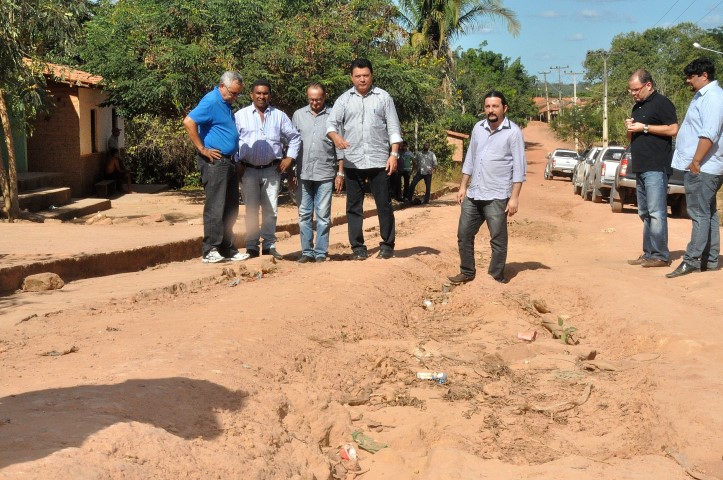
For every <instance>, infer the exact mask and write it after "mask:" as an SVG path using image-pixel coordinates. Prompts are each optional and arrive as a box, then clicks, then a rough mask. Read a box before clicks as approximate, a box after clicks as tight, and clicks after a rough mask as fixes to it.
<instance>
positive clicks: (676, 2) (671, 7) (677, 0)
mask: <svg viewBox="0 0 723 480" xmlns="http://www.w3.org/2000/svg"><path fill="white" fill-rule="evenodd" d="M679 1H680V0H675V3H673V5H671V6H670V8H669V9H668V11H667V12H665V13H664V14H663V16H662V17H660V18H659V19H658V21H657V22H655V24H654V25H653V26H652V27H650V28H655V26H656V25H657V24H659V23H660V21H661V20H662V19H664V18H665V16H666V15H667V14H669V13H670V11H671V10H672V9H673V7H675V6H676V5H677V4H678V2H679Z"/></svg>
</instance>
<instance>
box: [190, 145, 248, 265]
mask: <svg viewBox="0 0 723 480" xmlns="http://www.w3.org/2000/svg"><path fill="white" fill-rule="evenodd" d="M198 169H199V170H200V171H201V183H202V184H203V192H204V193H205V197H206V200H205V202H204V204H203V245H202V248H201V253H202V255H203V256H204V257H205V256H206V255H208V252H210V251H211V249H212V248H215V249H216V250H217V251H218V253H219V254H221V255H223V256H224V257H227V258H228V257H233V256H234V255H236V254H237V253H238V249H237V248H236V245H235V244H234V234H233V226H234V224H235V223H236V219H237V218H238V175H237V174H236V167H235V166H234V164H233V163H232V162H231V160H230V159H228V158H220V159H218V160H216V161H215V162H214V163H213V164H212V163H210V162H209V161H208V160H206V158H205V157H200V156H199V157H198Z"/></svg>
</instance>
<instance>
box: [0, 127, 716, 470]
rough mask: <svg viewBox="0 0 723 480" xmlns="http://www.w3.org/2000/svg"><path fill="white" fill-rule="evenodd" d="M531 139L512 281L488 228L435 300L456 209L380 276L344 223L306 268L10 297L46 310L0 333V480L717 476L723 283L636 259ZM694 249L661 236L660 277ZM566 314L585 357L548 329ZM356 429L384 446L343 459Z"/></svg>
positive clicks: (634, 246) (401, 218)
mask: <svg viewBox="0 0 723 480" xmlns="http://www.w3.org/2000/svg"><path fill="white" fill-rule="evenodd" d="M525 138H526V141H527V142H528V144H529V149H528V162H529V172H528V181H527V183H526V184H525V185H524V187H523V190H522V197H521V204H520V212H519V213H518V214H517V215H516V216H515V217H513V219H512V220H511V226H510V231H511V239H510V251H509V258H508V276H509V277H510V279H511V281H510V283H509V284H507V285H500V284H498V283H496V282H494V281H493V280H491V279H489V278H487V277H486V275H484V274H483V273H484V272H485V271H486V267H487V259H488V257H489V245H488V240H489V239H488V235H487V232H486V227H483V229H482V231H481V233H480V235H479V237H478V242H477V250H478V252H479V268H480V275H478V277H477V279H476V280H475V281H474V282H472V283H470V284H467V285H464V286H460V287H457V288H456V289H454V290H453V291H451V292H448V293H446V292H444V291H443V290H444V289H443V284H444V282H445V278H446V276H447V275H449V274H454V273H456V272H457V264H458V256H457V250H456V236H455V232H456V224H457V219H458V213H459V211H458V207H457V206H456V204H455V202H454V195H448V196H446V197H443V198H442V199H440V200H438V201H436V202H433V204H432V205H431V206H429V207H428V208H422V207H415V208H410V209H406V210H403V211H400V212H398V214H397V250H396V257H395V258H394V259H392V260H386V261H384V260H379V259H376V258H370V259H369V260H367V261H365V262H352V261H347V260H346V258H347V256H348V254H349V252H350V249H349V247H348V244H347V240H346V227H345V226H341V227H336V228H334V229H333V231H332V254H333V255H332V257H333V261H330V262H326V263H324V264H320V265H316V264H312V265H308V264H307V265H298V264H296V263H295V262H294V261H282V262H279V263H277V264H272V263H270V262H269V261H268V260H267V259H266V258H265V257H262V258H261V259H254V260H252V261H249V262H246V263H244V264H242V265H223V266H222V265H215V266H208V265H201V264H200V262H199V261H198V260H197V259H196V260H193V261H188V262H179V263H173V264H169V265H166V266H161V267H158V268H155V269H152V270H148V271H145V272H139V273H129V274H122V275H115V276H112V277H103V278H98V279H90V280H81V281H78V282H71V283H69V284H68V285H66V287H65V288H64V289H63V290H60V291H56V292H52V293H46V294H22V295H20V296H17V297H18V298H15V297H14V298H13V300H12V302H11V301H10V300H8V299H6V300H2V299H1V298H0V306H2V307H3V308H5V309H7V310H10V309H13V308H14V307H16V306H17V305H16V304H22V306H23V308H25V309H27V311H31V310H32V307H33V306H36V308H37V313H38V315H37V316H36V317H31V318H28V319H26V320H25V321H19V320H17V318H14V319H11V318H12V317H13V316H12V315H2V316H0V478H3V479H4V478H8V479H10V478H12V479H17V478H22V479H30V478H38V479H45V478H67V479H76V478H83V479H86V478H88V479H91V478H92V479H95V478H98V479H135V478H159V479H178V478H194V479H195V478H203V479H205V478H219V479H228V478H243V479H298V480H301V479H304V480H311V479H317V480H322V479H323V480H326V479H331V478H345V479H352V478H361V479H363V480H377V479H415V480H416V479H419V480H421V479H425V480H427V479H429V480H432V479H434V480H437V479H452V478H457V479H479V478H491V479H512V478H514V479H575V480H579V479H609V480H613V479H615V480H618V479H646V480H647V479H650V480H659V479H674V480H678V479H679V480H683V479H687V478H693V477H694V478H700V479H711V478H719V479H721V478H723V462H722V459H721V455H722V454H723V435H722V432H723V399H722V391H723V376H722V374H721V372H723V348H721V347H722V345H721V344H722V338H723V335H722V334H721V332H722V331H723V316H722V315H721V313H720V311H721V308H722V307H723V305H722V304H723V301H722V300H721V298H722V297H721V295H720V286H721V280H722V279H723V273H722V272H720V271H718V272H706V273H699V274H693V275H689V276H686V277H682V278H679V279H673V280H671V279H666V278H665V276H664V274H665V273H667V272H668V271H669V269H643V268H641V267H632V266H629V265H627V264H626V263H625V260H626V259H629V258H635V257H637V256H638V255H639V253H640V251H639V250H640V245H641V239H640V237H641V225H640V221H639V219H638V218H637V216H636V215H635V214H634V213H628V214H617V215H615V214H612V213H611V212H610V209H609V207H608V206H607V205H595V204H591V203H590V202H583V201H582V200H581V199H580V197H578V196H573V195H572V187H571V185H570V183H569V181H568V180H563V179H555V180H553V181H544V180H543V179H542V172H543V169H544V162H545V159H544V155H545V154H546V153H547V152H549V151H550V150H551V149H552V148H553V147H555V146H558V142H556V141H555V140H554V139H552V138H551V135H550V134H549V132H548V130H547V129H546V127H545V126H544V125H541V124H539V123H533V124H532V125H531V126H530V127H528V128H527V129H526V131H525ZM335 200H336V203H335V205H336V206H335V207H334V210H335V211H336V210H337V209H341V208H343V205H342V203H341V201H340V200H339V199H335ZM365 226H367V227H368V233H367V238H368V245H369V246H370V247H376V245H377V242H378V228H377V225H376V223H375V221H374V220H373V219H369V220H367V221H366V223H365ZM53 227H54V226H50V227H49V228H53ZM57 227H58V228H60V227H61V225H57ZM4 228H12V226H6V227H4ZM46 228H48V227H47V226H46ZM80 228H87V229H88V235H93V234H94V232H97V230H94V229H97V228H100V226H97V225H89V226H87V227H80ZM103 228H113V229H116V230H117V232H118V234H119V235H120V234H122V232H123V231H124V230H123V228H124V227H123V225H112V226H104V227H103ZM154 228H155V229H156V230H155V232H154V234H156V235H158V237H159V238H163V236H164V235H165V233H164V231H165V230H164V229H172V228H174V227H173V226H168V225H165V226H164V225H158V226H156V227H154ZM197 228H199V229H200V226H199V227H197ZM689 232H690V222H689V221H687V220H680V219H671V220H670V247H671V250H672V251H673V255H674V258H675V262H674V265H675V264H677V261H679V258H680V257H681V255H682V253H683V251H684V249H685V245H686V243H687V239H688V236H689ZM279 249H280V250H281V251H284V252H290V253H291V254H292V255H290V256H293V252H296V254H298V251H299V239H298V236H292V237H290V238H288V239H285V240H283V241H282V242H280V244H279ZM79 250H80V248H79ZM373 251H374V252H375V251H376V248H374V249H373ZM235 279H239V280H240V282H235V281H234V280H235ZM236 283H238V284H237V285H235V286H231V285H234V284H236ZM425 303H426V305H428V306H427V307H425ZM543 303H544V304H545V305H546V306H547V307H548V309H549V310H550V313H547V314H544V315H542V314H540V313H538V312H539V308H537V309H536V308H535V307H534V306H533V304H537V305H538V306H540V305H541V304H543ZM53 305H56V307H55V308H53ZM18 308H19V307H18ZM26 317H27V316H25V317H23V318H26ZM558 317H562V318H563V319H564V326H565V327H570V326H574V327H576V328H577V332H576V333H575V334H574V338H575V339H576V340H578V341H579V344H578V345H576V346H566V345H564V344H563V343H562V342H561V341H560V340H556V339H553V338H551V336H550V334H549V333H548V332H547V330H546V329H545V328H543V327H542V326H541V321H542V320H543V318H547V319H550V320H552V321H553V322H556V321H557V319H558ZM530 330H536V331H537V338H536V340H535V341H534V342H531V343H527V342H524V341H521V340H518V339H517V334H518V333H519V332H525V331H530ZM73 347H74V348H73ZM593 350H594V351H595V352H596V357H595V359H594V360H593V361H589V360H587V361H586V360H584V359H585V358H589V357H590V356H591V355H590V353H591V351H593ZM66 352H67V353H66ZM419 371H426V372H431V371H443V372H446V373H447V375H448V378H449V380H448V382H447V383H446V384H444V385H438V384H435V383H433V382H429V381H424V380H418V379H416V377H415V374H416V372H419ZM356 431H361V432H363V433H364V434H366V435H367V436H368V437H370V438H371V439H373V440H375V441H377V442H382V443H384V444H386V445H387V447H386V448H383V449H381V450H380V451H379V452H378V453H375V454H371V453H368V452H366V451H364V450H361V449H358V452H359V458H358V461H357V462H343V461H342V460H341V459H340V458H339V456H338V452H339V447H340V446H341V445H343V444H346V443H349V442H352V441H353V439H352V434H353V432H356ZM686 470H687V472H686Z"/></svg>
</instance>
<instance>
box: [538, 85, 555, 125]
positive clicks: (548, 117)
mask: <svg viewBox="0 0 723 480" xmlns="http://www.w3.org/2000/svg"><path fill="white" fill-rule="evenodd" d="M548 73H552V72H537V74H538V75H543V76H544V78H545V108H547V124H548V125H549V124H550V95H548V93H547V74H548Z"/></svg>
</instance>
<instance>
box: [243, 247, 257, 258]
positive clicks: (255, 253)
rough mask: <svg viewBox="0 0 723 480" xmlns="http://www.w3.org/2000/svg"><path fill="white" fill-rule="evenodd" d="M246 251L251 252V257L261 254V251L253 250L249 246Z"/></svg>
mask: <svg viewBox="0 0 723 480" xmlns="http://www.w3.org/2000/svg"><path fill="white" fill-rule="evenodd" d="M246 253H248V254H249V258H256V257H258V256H259V251H258V250H251V249H249V248H247V249H246Z"/></svg>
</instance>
